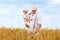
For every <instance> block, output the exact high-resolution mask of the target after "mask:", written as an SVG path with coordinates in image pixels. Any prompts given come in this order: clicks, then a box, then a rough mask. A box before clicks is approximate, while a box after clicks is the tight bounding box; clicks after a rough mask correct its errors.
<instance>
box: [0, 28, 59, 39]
mask: <svg viewBox="0 0 60 40" xmlns="http://www.w3.org/2000/svg"><path fill="white" fill-rule="evenodd" d="M0 40H32V36H30V35H29V34H28V32H27V30H25V29H18V28H16V29H11V28H0ZM34 40H60V30H57V29H56V30H52V29H50V30H48V29H42V30H41V31H40V32H39V34H38V35H37V36H35V37H34Z"/></svg>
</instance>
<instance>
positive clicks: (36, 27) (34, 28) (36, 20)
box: [28, 6, 42, 33]
mask: <svg viewBox="0 0 60 40" xmlns="http://www.w3.org/2000/svg"><path fill="white" fill-rule="evenodd" d="M30 18H31V19H32V20H31V21H30V28H29V29H28V33H37V32H39V31H40V28H41V26H42V23H41V22H42V20H41V17H40V16H39V14H38V13H37V7H36V6H32V12H31V15H30Z"/></svg>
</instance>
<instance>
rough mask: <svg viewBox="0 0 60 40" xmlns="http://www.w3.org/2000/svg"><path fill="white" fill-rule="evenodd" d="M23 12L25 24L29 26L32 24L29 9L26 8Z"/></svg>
mask: <svg viewBox="0 0 60 40" xmlns="http://www.w3.org/2000/svg"><path fill="white" fill-rule="evenodd" d="M23 13H24V22H25V26H26V27H28V28H29V26H30V24H29V22H30V21H31V19H30V18H29V14H28V10H27V9H24V10H23Z"/></svg>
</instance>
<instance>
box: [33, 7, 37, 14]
mask: <svg viewBox="0 0 60 40" xmlns="http://www.w3.org/2000/svg"><path fill="white" fill-rule="evenodd" d="M36 11H37V7H36V6H32V13H33V14H35V13H36Z"/></svg>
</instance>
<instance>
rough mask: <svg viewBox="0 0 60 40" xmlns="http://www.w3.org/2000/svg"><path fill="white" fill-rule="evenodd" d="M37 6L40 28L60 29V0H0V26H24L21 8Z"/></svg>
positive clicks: (29, 8)
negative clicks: (40, 19)
mask: <svg viewBox="0 0 60 40" xmlns="http://www.w3.org/2000/svg"><path fill="white" fill-rule="evenodd" d="M32 5H36V6H37V7H38V13H39V14H41V16H42V28H47V27H48V28H49V29H50V28H52V29H56V28H58V29H60V0H0V27H2V26H5V27H10V28H24V21H23V13H22V10H23V9H24V8H27V9H28V10H29V12H30V11H31V6H32Z"/></svg>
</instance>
